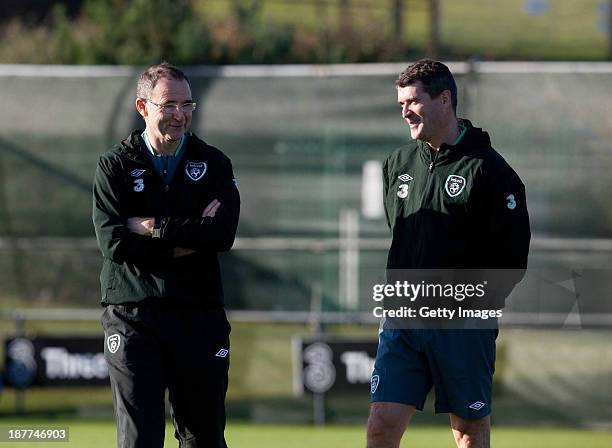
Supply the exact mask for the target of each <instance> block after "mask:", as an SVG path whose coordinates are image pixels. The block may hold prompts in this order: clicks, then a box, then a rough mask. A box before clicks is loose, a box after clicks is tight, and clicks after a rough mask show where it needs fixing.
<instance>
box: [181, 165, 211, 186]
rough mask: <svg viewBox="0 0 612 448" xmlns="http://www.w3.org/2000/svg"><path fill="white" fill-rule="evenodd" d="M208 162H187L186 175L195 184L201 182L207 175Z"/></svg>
mask: <svg viewBox="0 0 612 448" xmlns="http://www.w3.org/2000/svg"><path fill="white" fill-rule="evenodd" d="M206 169H207V165H206V162H187V164H186V165H185V174H187V177H188V178H189V179H191V180H192V181H194V182H197V181H199V180H200V179H202V178H203V177H204V174H206Z"/></svg>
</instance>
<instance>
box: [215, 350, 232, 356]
mask: <svg viewBox="0 0 612 448" xmlns="http://www.w3.org/2000/svg"><path fill="white" fill-rule="evenodd" d="M228 354H229V350H227V349H225V348H222V349H221V350H219V351H218V352H217V354H216V355H215V356H216V357H218V358H225V357H227V355H228Z"/></svg>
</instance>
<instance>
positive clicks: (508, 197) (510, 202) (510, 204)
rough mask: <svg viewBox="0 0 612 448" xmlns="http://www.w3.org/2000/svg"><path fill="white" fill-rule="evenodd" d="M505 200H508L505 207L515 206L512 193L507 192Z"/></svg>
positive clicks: (512, 207)
mask: <svg viewBox="0 0 612 448" xmlns="http://www.w3.org/2000/svg"><path fill="white" fill-rule="evenodd" d="M506 200H507V201H508V203H507V204H506V207H508V208H509V209H510V210H514V209H515V208H516V199H514V195H513V194H509V195H508V196H506Z"/></svg>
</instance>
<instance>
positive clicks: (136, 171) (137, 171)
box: [130, 169, 145, 177]
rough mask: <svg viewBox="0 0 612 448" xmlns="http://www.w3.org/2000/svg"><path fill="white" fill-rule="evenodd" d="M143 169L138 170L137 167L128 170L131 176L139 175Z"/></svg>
mask: <svg viewBox="0 0 612 448" xmlns="http://www.w3.org/2000/svg"><path fill="white" fill-rule="evenodd" d="M144 172H145V170H139V169H135V170H132V171H130V174H131V176H132V177H140V176H142V175H143V174H144Z"/></svg>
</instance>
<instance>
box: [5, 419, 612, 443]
mask: <svg viewBox="0 0 612 448" xmlns="http://www.w3.org/2000/svg"><path fill="white" fill-rule="evenodd" d="M35 424H36V423H30V425H35ZM41 424H43V423H41ZM47 424H48V423H47ZM13 425H15V426H18V425H20V424H19V422H18V421H15V420H0V427H2V428H7V427H9V426H13ZM54 426H68V428H69V434H70V441H69V442H67V443H58V442H55V443H43V442H39V443H24V442H18V443H11V442H4V443H3V442H0V446H1V447H2V448H9V447H15V448H26V447H30V446H31V447H33V448H36V447H39V448H40V447H44V446H50V447H57V448H60V447H72V448H76V447H79V448H80V447H86V448H102V447H104V448H108V447H111V446H114V443H115V428H114V425H113V423H112V422H109V421H95V422H92V421H79V420H77V421H63V422H55V423H54ZM226 437H227V441H228V445H229V446H230V447H232V448H242V447H248V448H260V447H261V448H264V447H265V448H286V447H287V446H291V447H294V448H302V447H317V448H349V447H351V448H353V447H363V446H365V429H364V428H363V427H360V426H329V427H324V428H313V427H310V426H278V425H258V426H256V425H247V424H243V423H231V422H230V424H229V425H228V427H227V431H226ZM519 445H520V446H521V448H541V447H544V446H551V447H555V448H566V447H567V448H569V447H572V448H574V447H576V446H583V447H588V448H609V447H610V446H612V433H611V432H603V431H588V430H578V429H558V428H522V427H516V428H497V429H494V430H493V436H492V446H495V447H496V448H514V447H516V446H519ZM165 446H167V447H174V446H177V442H176V440H175V439H174V437H173V429H172V426H171V425H168V427H167V429H166V443H165ZM408 446H411V447H419V446H421V447H428V448H437V447H453V446H454V443H453V440H452V436H451V433H450V431H449V430H448V429H446V428H443V427H414V428H411V429H409V431H408V432H407V433H406V436H405V437H404V441H403V443H402V447H408Z"/></svg>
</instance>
